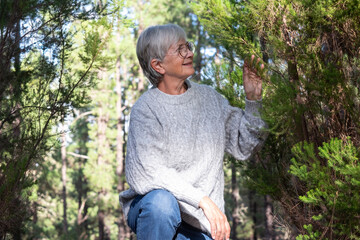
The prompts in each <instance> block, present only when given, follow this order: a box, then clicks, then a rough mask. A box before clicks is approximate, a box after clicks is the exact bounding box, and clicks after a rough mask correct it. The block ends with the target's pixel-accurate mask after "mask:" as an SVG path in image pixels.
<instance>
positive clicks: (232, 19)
mask: <svg viewBox="0 0 360 240" xmlns="http://www.w3.org/2000/svg"><path fill="white" fill-rule="evenodd" d="M193 8H194V10H195V13H196V14H198V16H199V17H200V21H201V22H202V23H203V24H204V26H205V29H206V30H207V31H208V32H209V33H210V34H211V35H212V36H213V37H214V38H215V40H216V41H217V42H218V43H219V44H221V45H222V46H224V47H225V48H226V49H227V51H230V50H231V51H234V52H235V53H236V54H237V56H238V59H241V60H243V59H246V58H248V57H249V56H250V55H251V54H254V55H255V56H257V57H260V58H262V57H264V58H265V55H266V58H267V59H269V63H268V64H267V70H268V72H267V76H266V75H263V77H264V80H265V87H264V98H263V106H264V107H263V112H262V117H263V118H264V119H265V120H266V121H267V122H268V124H269V132H270V135H269V138H268V140H267V143H266V145H265V146H264V149H263V151H262V153H261V158H260V162H259V164H256V165H253V166H251V165H248V166H247V171H246V174H247V176H248V177H249V180H250V182H249V184H250V185H251V186H252V187H253V188H255V189H256V190H257V191H258V192H260V193H262V194H268V195H270V196H271V197H272V198H273V199H274V200H276V201H278V203H279V204H280V205H281V206H282V211H283V212H284V215H283V217H285V219H286V220H285V221H289V222H291V226H290V227H291V228H292V229H291V230H292V234H293V235H294V236H296V235H298V234H299V233H301V234H303V236H305V235H306V234H309V232H311V233H312V234H315V233H318V234H317V236H318V237H320V238H330V239H339V238H342V239H349V238H356V237H358V233H357V232H356V231H357V230H353V231H350V230H349V229H347V230H345V229H344V228H343V227H339V226H340V225H341V224H344V223H346V221H347V220H346V219H343V218H341V217H340V216H341V215H339V216H336V217H339V218H337V221H338V222H337V223H336V224H334V220H333V219H334V218H332V217H331V214H330V215H327V216H326V217H324V218H322V219H321V220H320V219H319V218H317V216H318V213H319V212H320V211H323V210H322V209H321V206H322V205H321V204H320V205H312V203H310V202H306V200H305V198H304V197H302V196H306V195H307V194H309V193H311V189H312V188H311V187H310V186H308V185H307V184H306V182H308V181H311V179H309V178H306V179H303V180H301V178H299V176H298V175H297V174H295V172H294V171H293V172H292V173H293V174H295V175H297V176H296V177H295V176H294V175H291V174H290V173H289V172H288V169H289V167H290V159H291V158H292V156H293V155H294V152H293V151H291V149H292V148H293V146H297V145H296V144H299V143H301V142H304V141H306V142H310V143H311V144H314V147H315V149H317V148H318V147H320V146H322V144H324V143H326V142H329V141H332V140H331V139H333V138H339V139H342V141H346V139H347V138H348V137H350V139H351V141H352V142H353V144H354V145H355V146H356V147H359V146H360V145H359V137H358V136H359V135H358V134H357V133H358V131H359V97H358V91H359V83H358V79H359V54H360V53H359V51H358V48H359V45H360V42H359V38H358V37H357V36H359V33H360V32H359V30H360V25H359V15H358V13H359V10H360V5H359V3H358V2H357V1H348V2H342V1H316V2H309V1H300V0H299V1H291V2H289V1H281V0H279V1H277V0H272V1H241V2H235V1H215V0H214V1H212V0H208V1H205V0H204V1H198V2H196V3H194V4H193ZM264 42H265V43H266V44H262V43H264ZM241 64H242V63H241V61H238V64H237V65H238V66H241ZM229 83H230V84H229ZM220 86H224V87H223V88H222V92H223V93H224V95H225V96H227V97H228V98H229V99H230V100H231V99H233V98H234V96H237V95H236V94H237V92H236V91H237V89H236V88H235V85H234V84H233V82H231V77H230V78H227V79H225V80H223V81H222V82H220ZM230 102H231V101H230ZM299 151H300V150H299ZM301 151H306V149H301ZM315 156H316V159H318V160H319V162H320V164H321V165H322V166H328V164H329V159H327V158H325V157H324V156H321V154H320V153H319V152H318V151H314V157H315ZM311 163H312V160H310V159H307V160H306V159H305V161H302V162H301V164H303V166H309V165H310V166H311ZM296 166H297V167H299V168H301V167H302V166H300V165H299V164H298V165H296ZM353 167H355V166H353ZM327 168H329V167H327ZM305 170H306V169H305ZM305 170H304V171H305ZM354 170H355V169H354ZM307 171H311V170H310V169H307ZM328 173H329V174H330V177H331V179H332V181H335V182H336V181H338V175H337V174H336V173H335V172H333V171H329V172H328ZM327 184H329V183H327ZM324 187H326V186H324ZM329 187H330V186H329ZM309 191H310V192H309ZM304 200H305V201H304ZM322 201H324V202H323V204H326V201H325V200H322ZM344 201H348V202H347V203H346V204H348V205H352V204H351V202H349V199H347V200H344ZM309 205H311V206H309ZM338 207H339V206H335V208H334V212H336V208H338ZM339 209H341V208H339ZM351 214H352V215H351V218H357V214H356V213H354V212H352V213H351ZM334 217H335V216H334ZM348 217H350V216H348ZM337 224H339V225H337ZM310 226H311V227H310ZM330 226H332V230H331V231H329V228H330ZM337 227H339V228H337ZM310 235H311V234H310ZM310 235H309V236H310ZM315 235H316V234H315ZM315 235H312V236H313V237H314V236H315ZM305 239H309V238H306V236H305Z"/></svg>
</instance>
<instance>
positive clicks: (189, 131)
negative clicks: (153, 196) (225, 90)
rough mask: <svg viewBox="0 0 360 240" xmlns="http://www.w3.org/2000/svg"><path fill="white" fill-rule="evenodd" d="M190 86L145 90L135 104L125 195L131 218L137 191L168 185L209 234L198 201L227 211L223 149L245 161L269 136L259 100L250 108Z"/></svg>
mask: <svg viewBox="0 0 360 240" xmlns="http://www.w3.org/2000/svg"><path fill="white" fill-rule="evenodd" d="M187 85H188V90H187V91H186V92H185V93H184V94H181V95H168V94H165V93H163V92H161V91H160V90H159V89H158V88H152V89H150V90H148V91H147V92H145V93H144V94H143V95H142V96H141V97H140V98H139V100H138V101H137V102H136V103H135V105H134V106H133V108H132V111H131V115H130V128H129V135H128V142H127V155H126V163H125V172H126V180H127V182H128V184H129V185H130V189H129V190H126V191H124V192H122V193H120V203H121V204H122V206H123V211H124V213H125V215H126V216H127V213H128V211H129V207H130V204H131V201H132V200H133V199H134V197H135V196H136V195H138V194H146V193H148V192H150V191H151V190H154V189H166V190H168V191H169V192H171V193H172V194H173V195H174V196H175V198H176V199H177V200H178V202H179V205H180V209H181V215H182V219H183V220H184V221H185V222H187V223H189V224H191V225H192V226H194V227H196V228H198V229H201V230H203V231H205V232H208V233H210V223H209V221H208V220H207V218H206V217H205V215H204V213H203V211H202V209H200V208H199V202H200V200H201V199H202V198H203V197H204V196H208V197H210V198H211V199H212V200H213V201H214V203H215V204H216V205H217V206H218V207H219V208H220V210H221V211H223V212H224V172H223V157H224V152H225V151H226V152H228V153H230V154H232V155H233V156H234V157H235V158H236V159H238V160H246V159H248V158H249V157H250V156H251V154H252V153H253V152H254V149H255V148H258V147H259V146H260V145H261V144H262V142H263V141H264V139H265V134H264V132H263V131H261V129H262V128H264V127H265V123H264V122H263V121H262V120H261V118H259V111H258V110H259V108H260V107H261V102H260V101H248V100H246V107H245V111H244V110H242V109H239V108H235V107H232V106H230V105H229V103H228V101H227V100H226V99H225V98H224V97H223V96H221V95H220V94H219V93H217V92H216V91H215V90H214V89H212V88H211V87H209V86H206V85H200V84H197V83H194V82H191V81H187Z"/></svg>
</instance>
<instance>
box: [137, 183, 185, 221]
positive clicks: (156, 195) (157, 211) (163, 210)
mask: <svg viewBox="0 0 360 240" xmlns="http://www.w3.org/2000/svg"><path fill="white" fill-rule="evenodd" d="M145 197H146V198H147V200H146V201H145V202H144V205H143V206H142V210H145V209H146V210H145V211H146V212H147V213H148V214H151V215H153V217H154V218H155V219H157V220H159V219H169V220H170V219H171V220H173V221H177V223H179V224H180V222H181V216H180V209H179V204H178V202H177V200H176V198H175V197H174V195H172V194H171V193H170V192H168V191H166V190H162V189H158V190H153V191H151V192H149V193H148V194H146V196H145Z"/></svg>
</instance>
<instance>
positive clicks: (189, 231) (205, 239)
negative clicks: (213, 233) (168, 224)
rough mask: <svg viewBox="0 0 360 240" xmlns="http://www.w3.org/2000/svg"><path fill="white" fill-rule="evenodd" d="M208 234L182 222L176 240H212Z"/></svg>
mask: <svg viewBox="0 0 360 240" xmlns="http://www.w3.org/2000/svg"><path fill="white" fill-rule="evenodd" d="M211 239H212V238H211V237H209V236H208V235H207V234H205V233H203V232H201V231H200V230H198V229H196V228H194V227H192V226H190V225H189V224H187V223H185V222H182V223H181V225H180V227H179V228H178V231H177V234H176V237H175V240H211Z"/></svg>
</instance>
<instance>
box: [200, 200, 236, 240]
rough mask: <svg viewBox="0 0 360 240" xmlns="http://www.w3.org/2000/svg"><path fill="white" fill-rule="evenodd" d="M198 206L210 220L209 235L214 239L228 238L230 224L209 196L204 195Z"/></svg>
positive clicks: (222, 239)
mask: <svg viewBox="0 0 360 240" xmlns="http://www.w3.org/2000/svg"><path fill="white" fill-rule="evenodd" d="M199 206H200V208H202V209H203V211H204V214H205V216H206V217H207V219H208V220H209V222H210V228H211V237H212V238H213V239H215V240H224V239H229V237H230V225H229V223H228V221H227V218H226V216H225V215H224V214H223V213H222V212H221V211H220V209H219V208H218V207H217V206H216V204H215V203H214V202H213V201H212V200H211V199H210V198H209V197H204V198H203V199H201V201H200V204H199Z"/></svg>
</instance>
